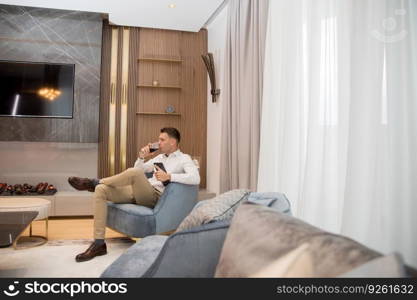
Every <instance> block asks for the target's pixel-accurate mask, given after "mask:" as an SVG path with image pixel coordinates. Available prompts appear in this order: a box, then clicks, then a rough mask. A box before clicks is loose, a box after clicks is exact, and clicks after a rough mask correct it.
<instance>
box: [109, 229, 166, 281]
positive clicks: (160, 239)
mask: <svg viewBox="0 0 417 300" xmlns="http://www.w3.org/2000/svg"><path fill="white" fill-rule="evenodd" d="M167 239H168V237H167V236H163V235H152V236H148V237H146V238H143V239H141V240H140V241H138V242H137V243H136V244H134V245H133V246H131V247H130V248H129V249H128V250H127V251H126V252H125V253H123V254H122V255H121V256H120V257H119V258H118V259H116V260H115V261H114V262H113V263H112V264H111V265H110V266H109V267H108V268H107V269H106V270H104V272H103V273H102V274H101V277H141V276H142V275H143V274H144V273H145V272H146V270H148V268H149V267H150V266H151V265H152V263H153V262H154V261H155V259H156V257H157V256H158V254H159V252H160V251H161V249H162V247H163V245H164V243H165V242H166V240H167Z"/></svg>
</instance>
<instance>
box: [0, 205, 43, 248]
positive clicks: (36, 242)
mask: <svg viewBox="0 0 417 300" xmlns="http://www.w3.org/2000/svg"><path fill="white" fill-rule="evenodd" d="M50 206H51V202H50V201H49V200H45V199H42V198H25V197H19V198H17V197H16V198H13V197H7V198H0V212H8V211H9V212H10V211H13V212H16V211H37V212H38V215H37V216H36V218H35V219H34V220H44V221H45V236H41V235H32V222H30V224H29V225H28V226H29V237H27V238H29V239H30V240H31V243H30V246H23V245H22V244H19V243H18V241H19V240H20V241H23V240H24V238H26V237H22V236H21V234H20V235H19V236H18V237H17V238H16V239H15V240H14V242H13V248H15V249H25V248H31V247H36V246H40V245H43V244H45V243H46V242H47V241H48V217H49V208H50ZM26 228H27V227H26ZM22 233H23V231H22Z"/></svg>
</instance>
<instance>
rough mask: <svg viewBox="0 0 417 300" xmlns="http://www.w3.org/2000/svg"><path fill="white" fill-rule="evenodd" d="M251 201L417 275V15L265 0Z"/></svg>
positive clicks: (391, 5) (384, 4) (389, 0)
mask: <svg viewBox="0 0 417 300" xmlns="http://www.w3.org/2000/svg"><path fill="white" fill-rule="evenodd" d="M269 13H270V15H269V19H268V20H269V21H268V30H267V38H266V52H265V70H264V87H263V100H262V101H263V108H262V122H261V142H260V161H259V173H258V190H259V191H281V192H284V193H285V194H286V195H287V196H288V198H289V199H290V201H291V203H292V208H293V212H294V214H295V216H297V217H299V218H301V219H304V220H305V221H307V222H309V223H311V224H313V225H315V226H318V227H321V228H323V229H325V230H329V231H332V232H336V233H342V234H344V235H347V236H349V237H351V238H353V239H356V240H358V241H359V242H361V243H364V244H365V245H367V246H368V247H371V248H374V249H375V250H378V251H381V252H383V253H389V252H392V251H397V252H400V253H401V254H402V255H403V257H404V258H405V260H406V261H407V262H408V263H410V264H412V265H414V266H417V250H416V249H417V238H416V237H417V89H416V87H417V34H416V30H417V27H416V26H417V24H416V20H417V5H416V3H415V1H412V0H404V1H403V0H340V1H334V0H314V1H311V0H291V1H290V0H273V1H271V2H270V10H269Z"/></svg>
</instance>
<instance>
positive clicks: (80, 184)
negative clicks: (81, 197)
mask: <svg viewBox="0 0 417 300" xmlns="http://www.w3.org/2000/svg"><path fill="white" fill-rule="evenodd" d="M68 183H69V184H70V185H71V186H72V187H73V188H74V189H76V190H79V191H89V192H94V190H95V188H96V187H95V185H94V182H93V180H92V179H90V178H81V177H69V178H68Z"/></svg>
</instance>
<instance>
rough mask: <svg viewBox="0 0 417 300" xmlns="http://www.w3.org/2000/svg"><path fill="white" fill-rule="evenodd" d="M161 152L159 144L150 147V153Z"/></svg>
mask: <svg viewBox="0 0 417 300" xmlns="http://www.w3.org/2000/svg"><path fill="white" fill-rule="evenodd" d="M158 150H159V145H158V144H156V145H151V146H150V147H149V151H150V152H151V153H152V152H155V151H158Z"/></svg>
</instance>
